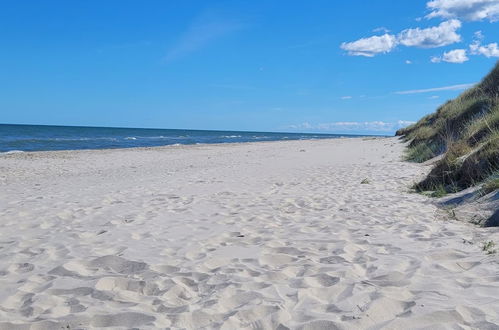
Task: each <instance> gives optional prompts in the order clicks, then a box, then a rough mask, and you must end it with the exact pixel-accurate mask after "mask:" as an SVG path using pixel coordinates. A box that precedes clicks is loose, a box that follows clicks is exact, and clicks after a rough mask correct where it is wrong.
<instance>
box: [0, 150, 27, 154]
mask: <svg viewBox="0 0 499 330" xmlns="http://www.w3.org/2000/svg"><path fill="white" fill-rule="evenodd" d="M23 152H24V151H22V150H9V151H5V152H0V155H12V154H20V153H23Z"/></svg>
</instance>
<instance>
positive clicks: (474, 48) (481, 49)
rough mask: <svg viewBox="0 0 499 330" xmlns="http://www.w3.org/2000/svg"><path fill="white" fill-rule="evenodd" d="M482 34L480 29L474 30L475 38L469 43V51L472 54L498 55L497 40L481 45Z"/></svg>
mask: <svg viewBox="0 0 499 330" xmlns="http://www.w3.org/2000/svg"><path fill="white" fill-rule="evenodd" d="M482 39H483V35H482V33H481V31H477V32H475V40H474V41H473V43H472V44H471V45H470V52H471V54H473V55H484V56H485V57H499V46H498V45H497V42H494V43H490V44H488V45H485V46H482Z"/></svg>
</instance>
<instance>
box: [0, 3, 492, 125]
mask: <svg viewBox="0 0 499 330" xmlns="http://www.w3.org/2000/svg"><path fill="white" fill-rule="evenodd" d="M498 20H499V0H432V1H398V0H397V1H396V0H391V1H387V0H379V1H374V0H373V1H365V0H358V1H329V0H327V1H258V0H254V1H188V0H185V1H152V0H150V1H124V0H119V1H113V0H106V1H91V0H87V1H67V0H64V1H4V2H3V3H2V5H1V10H0V40H1V42H2V52H0V72H1V74H0V109H1V112H0V122H2V123H27V124H59V125H90V126H123V127H157V128H191V129H223V130H258V131H310V132H324V133H377V134H391V133H393V132H394V130H395V129H397V128H398V127H400V126H403V125H405V124H407V123H408V122H411V121H416V120H418V119H419V118H420V117H422V116H423V115H425V114H427V113H430V112H432V111H434V110H435V108H436V107H437V106H438V105H440V104H441V103H443V102H445V101H446V100H447V99H450V98H453V97H455V96H456V95H458V94H459V93H460V92H461V91H462V90H463V88H465V87H467V86H468V85H469V84H472V83H475V82H478V81H479V80H480V79H481V77H483V76H484V75H485V74H486V73H487V72H488V71H489V70H490V69H491V68H492V66H493V65H494V64H495V62H496V61H497V60H498V59H499V49H498V45H497V42H499V22H497V21H498Z"/></svg>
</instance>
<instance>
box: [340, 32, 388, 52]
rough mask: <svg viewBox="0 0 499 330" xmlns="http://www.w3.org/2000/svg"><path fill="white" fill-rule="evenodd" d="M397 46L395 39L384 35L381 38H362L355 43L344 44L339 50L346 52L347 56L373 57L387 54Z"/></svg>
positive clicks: (386, 34)
mask: <svg viewBox="0 0 499 330" xmlns="http://www.w3.org/2000/svg"><path fill="white" fill-rule="evenodd" d="M396 46H397V38H396V37H395V36H394V35H391V34H388V33H385V34H384V35H381V36H372V37H369V38H362V39H359V40H357V41H352V42H344V43H342V44H341V46H340V47H341V49H343V50H346V51H347V52H348V55H353V56H366V57H373V56H374V55H376V54H380V53H388V52H390V51H392V50H393V49H394V48H395V47H396Z"/></svg>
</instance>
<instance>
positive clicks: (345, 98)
mask: <svg viewBox="0 0 499 330" xmlns="http://www.w3.org/2000/svg"><path fill="white" fill-rule="evenodd" d="M351 98H352V97H351V96H342V97H341V99H342V100H350V99H351Z"/></svg>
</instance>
